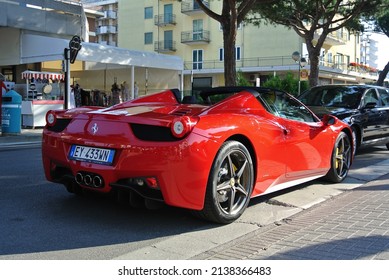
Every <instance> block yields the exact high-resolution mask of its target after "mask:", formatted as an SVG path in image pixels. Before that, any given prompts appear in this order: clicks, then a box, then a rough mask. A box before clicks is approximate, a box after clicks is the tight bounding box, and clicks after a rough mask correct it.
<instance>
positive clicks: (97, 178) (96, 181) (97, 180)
mask: <svg viewBox="0 0 389 280" xmlns="http://www.w3.org/2000/svg"><path fill="white" fill-rule="evenodd" d="M102 186H103V179H102V178H101V177H100V176H95V177H93V187H95V188H101V187H102Z"/></svg>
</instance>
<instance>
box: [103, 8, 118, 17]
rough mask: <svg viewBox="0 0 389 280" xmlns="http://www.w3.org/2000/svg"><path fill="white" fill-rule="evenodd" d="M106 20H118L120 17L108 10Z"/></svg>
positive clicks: (105, 12)
mask: <svg viewBox="0 0 389 280" xmlns="http://www.w3.org/2000/svg"><path fill="white" fill-rule="evenodd" d="M104 18H106V19H117V18H118V15H117V12H116V11H113V10H107V11H104Z"/></svg>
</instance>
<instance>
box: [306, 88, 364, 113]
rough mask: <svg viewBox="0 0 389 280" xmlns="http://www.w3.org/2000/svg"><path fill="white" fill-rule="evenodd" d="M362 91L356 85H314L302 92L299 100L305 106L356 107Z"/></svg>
mask: <svg viewBox="0 0 389 280" xmlns="http://www.w3.org/2000/svg"><path fill="white" fill-rule="evenodd" d="M363 91H364V89H363V88H362V87H358V86H339V87H333V86H331V87H316V88H312V89H310V90H307V91H306V92H304V93H303V94H302V95H301V96H300V97H299V100H300V101H302V102H303V103H304V104H305V105H307V106H324V107H342V108H358V105H359V104H360V101H361V97H362V94H363Z"/></svg>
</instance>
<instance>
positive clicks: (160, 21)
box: [154, 14, 177, 26]
mask: <svg viewBox="0 0 389 280" xmlns="http://www.w3.org/2000/svg"><path fill="white" fill-rule="evenodd" d="M176 23H177V21H176V15H175V14H162V15H156V16H155V17H154V24H155V25H157V26H166V25H175V24H176Z"/></svg>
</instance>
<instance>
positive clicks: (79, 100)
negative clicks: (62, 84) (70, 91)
mask: <svg viewBox="0 0 389 280" xmlns="http://www.w3.org/2000/svg"><path fill="white" fill-rule="evenodd" d="M74 101H75V106H76V107H81V106H82V98H81V88H80V85H79V84H78V83H77V84H76V86H75V87H74Z"/></svg>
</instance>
